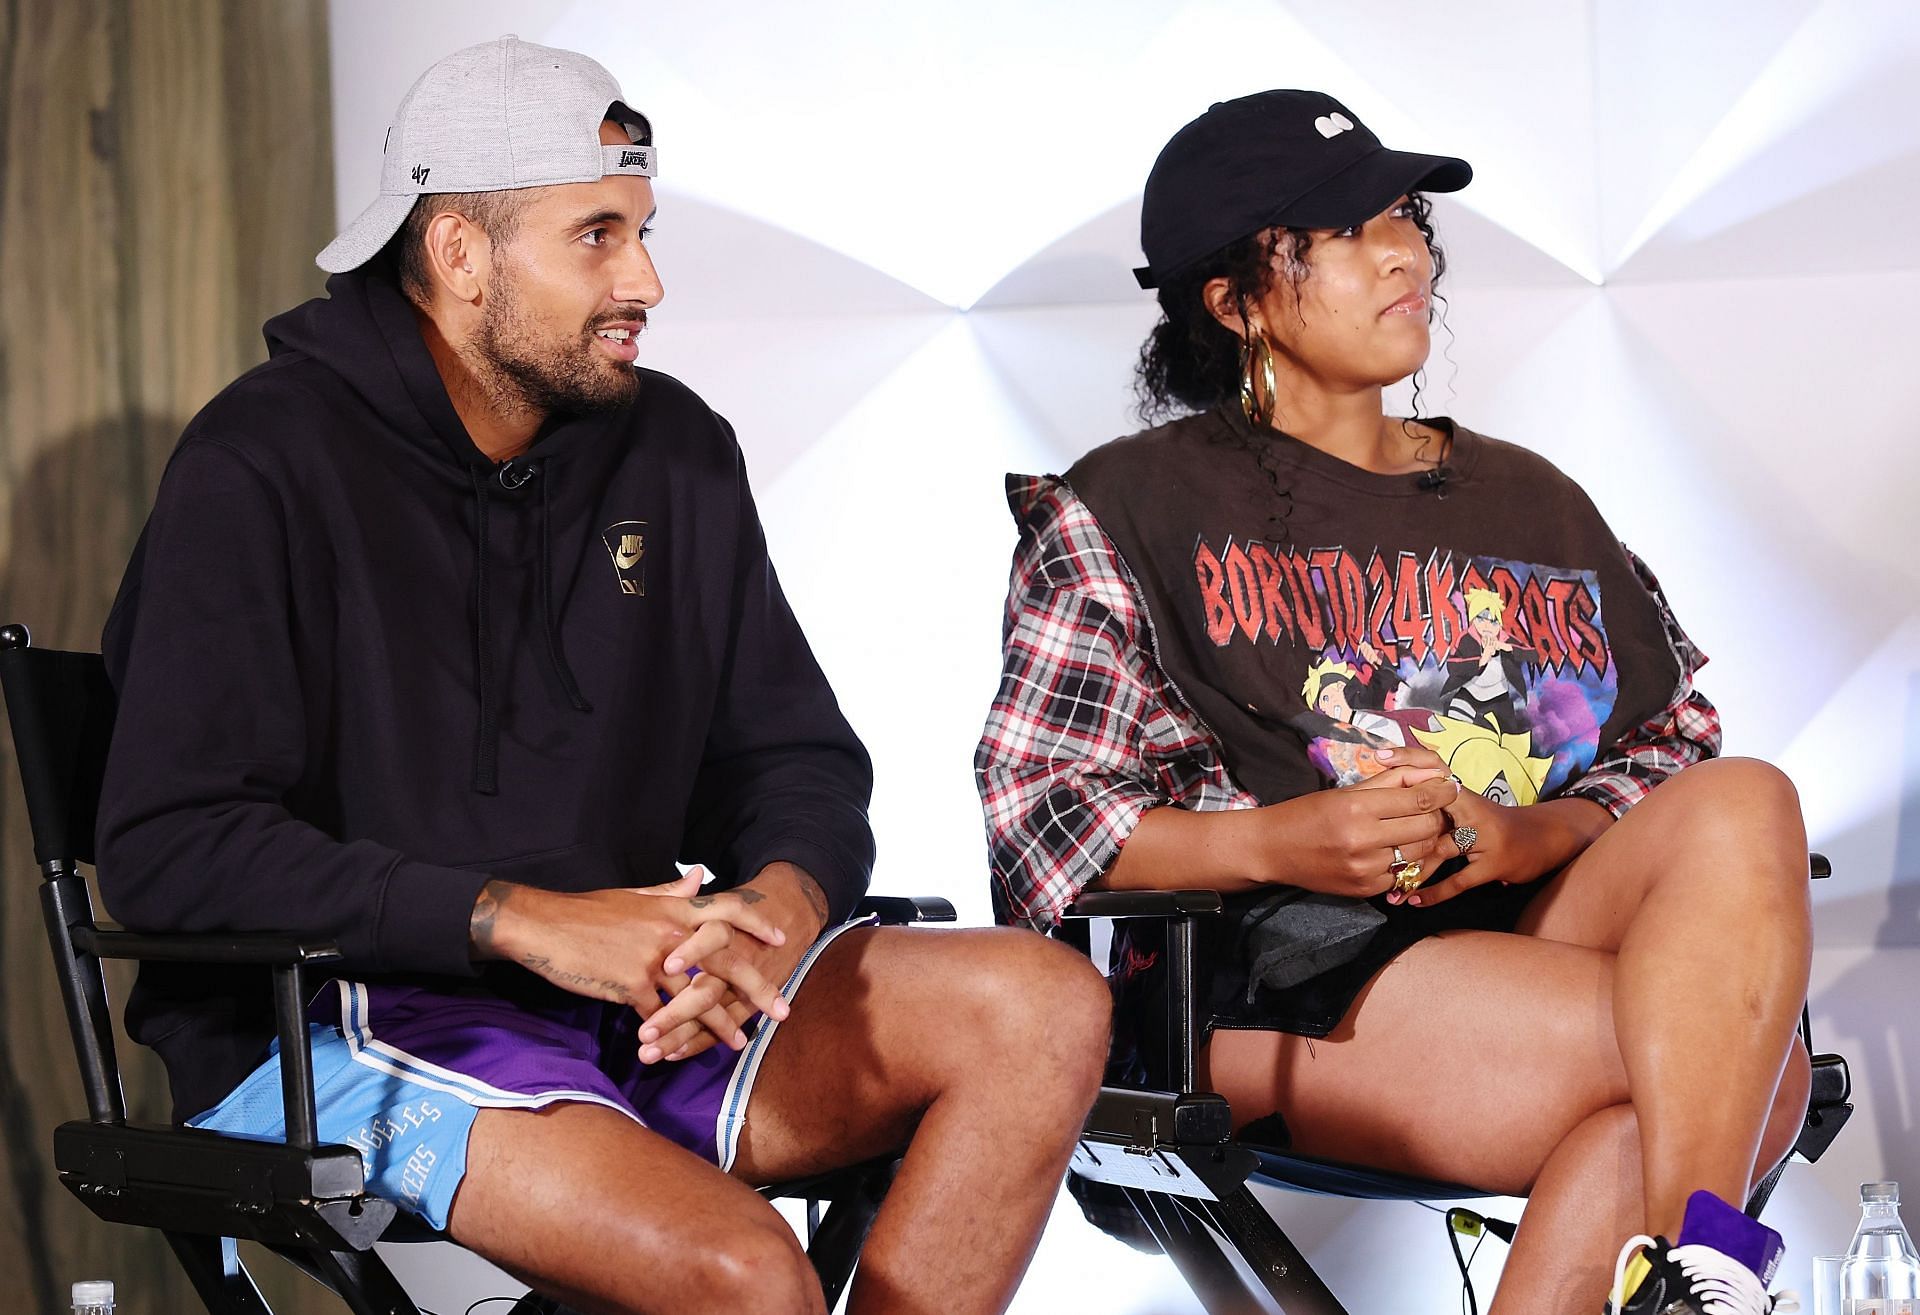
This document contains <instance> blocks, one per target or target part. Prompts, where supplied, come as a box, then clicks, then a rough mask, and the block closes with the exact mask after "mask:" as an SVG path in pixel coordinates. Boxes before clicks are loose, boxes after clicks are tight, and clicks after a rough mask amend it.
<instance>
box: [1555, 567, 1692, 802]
mask: <svg viewBox="0 0 1920 1315" xmlns="http://www.w3.org/2000/svg"><path fill="white" fill-rule="evenodd" d="M1627 560H1628V561H1630V562H1632V563H1633V570H1634V574H1636V575H1638V576H1639V577H1640V583H1641V584H1643V585H1645V586H1646V587H1647V592H1648V593H1650V594H1652V595H1653V601H1654V602H1655V604H1657V605H1658V606H1659V608H1660V624H1661V625H1662V626H1663V627H1664V628H1665V629H1666V632H1667V642H1668V644H1669V645H1671V646H1672V648H1673V655H1674V657H1675V658H1676V659H1677V660H1678V661H1679V663H1680V683H1679V684H1678V685H1676V686H1675V687H1674V691H1673V697H1672V698H1671V699H1669V700H1668V701H1667V706H1666V707H1664V708H1662V709H1661V710H1660V711H1659V712H1657V713H1655V714H1654V715H1653V716H1651V717H1649V718H1647V720H1645V721H1643V722H1641V723H1640V724H1639V725H1638V726H1635V727H1633V728H1632V729H1631V730H1629V731H1628V732H1627V733H1626V734H1624V735H1622V736H1621V737H1620V739H1619V741H1618V742H1616V743H1615V744H1614V746H1613V748H1612V749H1611V750H1609V751H1608V752H1607V754H1606V756H1605V757H1603V758H1600V759H1598V760H1596V761H1595V762H1594V764H1593V766H1592V767H1590V768H1588V769H1587V772H1586V774H1585V775H1584V776H1582V777H1581V778H1580V779H1579V780H1577V781H1575V782H1573V783H1572V784H1571V785H1569V786H1567V788H1566V789H1564V790H1562V791H1561V792H1560V796H1561V797H1562V798H1575V799H1591V800H1593V802H1594V803H1596V804H1599V805H1600V806H1601V807H1602V808H1604V809H1606V810H1607V811H1608V812H1610V813H1612V814H1613V815H1614V816H1615V817H1619V816H1620V815H1621V814H1622V813H1625V812H1626V811H1627V810H1628V809H1629V808H1631V807H1633V806H1634V805H1635V804H1637V803H1639V802H1640V801H1641V800H1642V799H1645V798H1646V797H1647V796H1648V795H1649V794H1651V793H1652V792H1653V788H1654V787H1655V786H1656V785H1659V784H1660V783H1661V782H1662V781H1664V780H1666V779H1667V778H1668V777H1670V776H1673V775H1675V774H1677V773H1678V772H1680V771H1681V770H1682V769H1684V768H1687V767H1691V766H1693V764H1695V763H1698V762H1705V761H1706V760H1707V759H1709V758H1714V757H1717V756H1719V753H1720V713H1719V712H1718V711H1717V710H1716V709H1715V708H1714V706H1713V704H1711V703H1709V702H1708V701H1707V697H1706V695H1704V694H1702V693H1700V692H1699V691H1698V690H1696V689H1695V688H1694V687H1693V673H1694V672H1696V671H1698V670H1700V668H1701V667H1704V666H1705V665H1706V664H1707V656H1706V654H1704V653H1702V652H1701V651H1700V650H1699V648H1698V647H1696V646H1695V644H1694V642H1693V641H1692V640H1691V639H1689V638H1687V632H1686V631H1684V630H1682V629H1681V628H1680V623H1679V621H1677V620H1675V619H1674V615H1673V608H1672V607H1671V606H1670V605H1669V604H1668V602H1667V596H1666V594H1665V593H1663V592H1662V591H1661V589H1660V582H1659V581H1658V580H1656V579H1655V578H1654V576H1653V572H1652V571H1650V570H1648V569H1647V564H1646V563H1645V562H1643V561H1641V560H1640V559H1639V558H1638V557H1637V556H1635V555H1634V553H1633V550H1632V549H1628V550H1627Z"/></svg>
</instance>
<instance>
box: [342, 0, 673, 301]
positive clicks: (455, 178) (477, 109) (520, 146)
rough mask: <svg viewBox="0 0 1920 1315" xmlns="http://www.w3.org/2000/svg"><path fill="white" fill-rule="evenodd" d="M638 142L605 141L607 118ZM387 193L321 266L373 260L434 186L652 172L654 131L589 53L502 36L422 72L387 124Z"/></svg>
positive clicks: (544, 182)
mask: <svg viewBox="0 0 1920 1315" xmlns="http://www.w3.org/2000/svg"><path fill="white" fill-rule="evenodd" d="M603 119H612V120H613V121H614V122H615V123H618V124H619V125H620V126H622V127H623V128H625V129H626V130H627V136H628V138H629V139H630V140H631V142H632V145H630V146H608V145H605V144H604V143H603V142H601V140H600V123H601V121H602V120H603ZM384 149H385V156H384V158H383V160H382V161H381V165H380V195H379V197H378V198H377V199H375V201H374V203H373V204H372V205H370V206H368V207H367V208H366V209H365V210H362V211H361V212H360V214H359V216H358V217H357V218H355V219H354V221H353V222H352V223H351V224H348V225H347V226H346V228H345V229H344V230H342V232H341V234H340V236H339V237H336V238H335V239H333V241H331V242H329V243H328V244H327V248H326V250H324V251H322V252H321V253H320V255H319V256H318V257H317V258H316V259H315V261H314V263H315V264H317V265H319V266H320V268H321V269H324V270H326V271H327V272H328V273H329V274H341V273H345V272H346V271H347V270H350V269H357V268H359V267H360V266H361V265H364V264H366V263H367V262H368V261H369V260H371V259H373V258H374V256H376V255H378V254H379V252H380V249H381V248H382V247H384V246H386V244H387V242H388V241H389V240H390V239H391V238H392V237H393V235H394V234H395V233H397V232H399V231H400V225H401V224H402V223H404V222H406V218H407V214H408V212H410V211H411V210H412V209H413V203H414V202H415V200H417V199H418V198H419V197H420V196H421V195H423V194H424V193H428V192H504V191H509V190H511V189H514V188H519V187H547V186H551V185H553V184H555V183H591V182H596V181H598V180H599V179H601V178H604V177H605V176H607V175H608V174H627V175H631V176H634V177H638V178H651V177H653V169H654V163H655V157H654V148H653V130H652V128H651V127H650V126H649V125H648V123H647V120H646V117H645V116H644V115H642V114H640V113H639V112H637V111H635V110H633V109H630V108H629V107H628V106H627V104H626V102H625V100H624V99H623V98H622V97H621V94H620V84H619V83H617V82H615V81H614V80H613V75H612V74H611V73H609V72H607V71H606V70H605V69H604V68H601V67H600V65H598V64H596V63H595V62H594V61H593V60H591V59H588V58H587V57H586V56H585V55H578V54H575V53H574V52H573V51H571V50H555V49H554V48H553V47H551V46H537V45H535V44H533V43H532V42H531V41H522V40H521V39H520V38H519V37H512V36H507V37H501V38H500V39H499V40H498V41H489V42H487V43H485V44H484V45H478V46H468V47H467V48H466V49H465V50H459V51H455V52H454V53H453V54H451V55H448V56H447V57H446V58H445V59H443V60H441V61H440V62H439V63H437V64H435V65H434V66H433V67H432V68H430V69H428V70H427V71H426V72H425V73H423V74H421V75H420V80H419V81H418V82H416V83H414V84H413V86H412V87H411V88H409V89H408V91H407V94H406V96H405V97H404V98H402V100H401V101H400V108H399V110H398V111H397V112H396V113H395V114H394V116H393V126H392V127H390V128H388V129H387V141H386V146H385V148H384Z"/></svg>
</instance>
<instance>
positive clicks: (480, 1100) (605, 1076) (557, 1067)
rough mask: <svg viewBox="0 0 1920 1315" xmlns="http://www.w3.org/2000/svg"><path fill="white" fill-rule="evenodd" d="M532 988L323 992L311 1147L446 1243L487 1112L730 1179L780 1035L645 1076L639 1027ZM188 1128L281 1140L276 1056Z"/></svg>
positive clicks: (338, 988)
mask: <svg viewBox="0 0 1920 1315" xmlns="http://www.w3.org/2000/svg"><path fill="white" fill-rule="evenodd" d="M862 925H865V924H864V923H862V922H853V923H845V924H842V925H841V926H838V927H833V928H830V929H829V930H828V931H827V932H826V933H825V934H824V935H822V936H821V937H820V939H819V940H817V941H815V942H814V943H813V945H812V946H811V947H810V948H809V949H808V951H807V953H806V956H805V957H804V958H802V959H801V960H800V964H799V966H798V967H797V968H795V969H794V970H793V975H792V976H791V977H789V978H788V979H787V982H786V985H785V986H784V987H783V988H782V994H783V995H785V996H786V997H787V999H788V1000H789V1001H791V1000H793V999H794V997H795V996H796V995H797V994H798V993H799V990H800V985H801V983H802V982H803V981H804V980H805V978H806V975H807V972H808V970H809V969H811V968H812V967H813V965H814V963H815V961H817V960H818V958H819V957H820V952H821V951H822V950H824V949H825V948H826V947H827V946H828V944H830V943H831V942H832V941H833V939H834V938H835V937H836V936H838V935H840V933H842V932H844V931H847V930H849V929H850V928H852V927H857V926H862ZM538 985H539V987H540V989H538V990H536V991H533V992H530V993H528V995H527V996H526V998H514V999H509V998H507V997H505V996H503V995H501V994H498V993H497V992H495V991H492V990H490V989H488V988H487V987H486V986H485V985H483V984H480V983H474V984H471V985H469V984H467V983H458V982H456V983H445V982H438V983H436V984H435V985H434V986H432V987H424V986H411V985H406V984H402V983H395V982H379V983H366V982H351V981H335V982H330V983H328V984H327V986H326V987H325V988H324V989H323V990H322V991H321V992H320V993H319V995H318V996H316V997H315V999H314V1001H313V1005H312V1007H311V1008H310V1009H309V1010H308V1017H309V1020H310V1021H309V1025H308V1027H309V1034H310V1036H311V1038H312V1047H313V1081H314V1094H315V1098H316V1101H315V1103H316V1107H317V1110H318V1113H319V1117H320V1140H321V1141H322V1142H323V1143H329V1144H332V1143H339V1144H344V1145H348V1146H354V1147H357V1148H358V1149H359V1151H360V1154H361V1157H362V1159H363V1160H364V1161H365V1162H366V1172H367V1187H368V1190H369V1191H371V1192H372V1193H373V1194H374V1195H376V1196H381V1197H385V1198H386V1199H388V1200H390V1201H393V1202H394V1203H395V1204H397V1205H398V1206H400V1207H401V1208H402V1209H404V1210H407V1211H409V1212H411V1213H413V1214H415V1215H418V1216H419V1217H420V1218H421V1219H423V1220H425V1221H426V1222H427V1223H428V1224H429V1225H431V1226H432V1227H434V1228H436V1229H443V1230H444V1229H445V1228H446V1226H447V1211H448V1210H449V1209H450V1208H451V1207H452V1205H453V1196H454V1192H455V1191H456V1190H457V1189H458V1188H459V1186H460V1180H461V1178H462V1177H464V1176H465V1173H466V1164H467V1134H468V1132H469V1130H470V1129H471V1128H472V1127H473V1120H474V1117H475V1116H476V1115H477V1114H478V1113H479V1112H480V1111H481V1110H483V1109H542V1108H544V1107H546V1106H548V1105H553V1104H557V1103H559V1102H561V1101H582V1102H585V1103H587V1104H592V1105H605V1106H607V1107H608V1108H609V1109H615V1110H618V1111H620V1112H621V1113H622V1114H625V1115H626V1116H627V1117H628V1118H631V1119H633V1120H634V1121H635V1122H636V1123H638V1124H640V1125H641V1126H642V1127H644V1128H650V1129H652V1130H653V1131H654V1132H657V1133H659V1134H660V1135H661V1136H663V1137H666V1138H667V1139H668V1140H670V1141H672V1142H674V1143H675V1144H677V1145H680V1146H683V1147H685V1148H686V1149H687V1150H690V1151H692V1152H693V1153H694V1154H696V1155H698V1156H700V1157H702V1158H703V1159H705V1160H708V1161H709V1162H711V1163H713V1164H715V1165H718V1166H719V1167H720V1168H721V1169H723V1170H724V1169H727V1168H730V1167H731V1166H732V1164H733V1157H734V1153H735V1151H736V1150H737V1149H738V1147H739V1142H740V1133H741V1130H742V1129H743V1128H745V1126H746V1112H747V1102H748V1100H749V1099H751V1097H752V1095H753V1083H754V1079H755V1077H756V1076H757V1075H758V1073H759V1071H760V1064H761V1061H762V1060H764V1059H765V1058H766V1054H767V1048H768V1045H769V1044H770V1043H771V1042H772V1040H773V1034H774V1032H775V1031H776V1030H777V1029H778V1027H779V1024H778V1023H777V1022H775V1021H774V1020H773V1019H770V1018H767V1017H765V1016H764V1015H756V1016H755V1017H754V1019H753V1020H751V1021H750V1022H748V1023H747V1025H746V1027H745V1028H744V1029H743V1030H744V1031H745V1032H746V1033H747V1037H748V1041H747V1047H746V1049H745V1050H741V1051H737V1052H736V1051H734V1050H731V1049H728V1048H727V1047H725V1046H714V1047H713V1048H712V1049H710V1050H707V1051H706V1052H705V1053H703V1054H700V1055H696V1056H694V1057H693V1058H692V1059H686V1060H681V1061H680V1062H678V1063H672V1064H669V1063H658V1064H652V1065H646V1064H642V1063H641V1062H640V1059H639V1050H640V1039H639V1034H640V1021H641V1020H640V1015H639V1014H638V1013H636V1012H635V1011H633V1010H632V1009H629V1008H626V1007H625V1006H621V1005H613V1004H606V1003H603V1002H601V1001H598V1000H587V999H583V998H581V997H579V996H573V995H568V994H566V993H564V992H562V991H559V990H558V989H552V990H548V989H545V984H544V983H541V984H538ZM187 1122H188V1123H189V1124H191V1125H192V1126H194V1127H197V1128H210V1129H213V1130H214V1131H216V1132H224V1133H230V1134H232V1135H235V1136H240V1137H257V1138H261V1139H264V1140H270V1141H280V1140H283V1139H284V1138H285V1137H286V1115H285V1112H284V1109H283V1106H282V1103H281V1096H280V1055H279V1048H278V1045H277V1044H276V1045H275V1047H274V1051H273V1053H272V1054H270V1055H269V1056H268V1057H267V1060H266V1062H265V1063H263V1064H262V1065H261V1066H260V1067H259V1068H257V1069H255V1070H254V1071H253V1072H252V1073H251V1074H249V1075H248V1076H247V1078H246V1079H245V1080H244V1081H242V1082H241V1083H240V1085H239V1086H237V1087H235V1088H234V1089H233V1091H232V1092H231V1093H230V1094H229V1095H228V1096H227V1098H226V1099H225V1100H223V1101H221V1102H220V1103H219V1104H218V1105H215V1106H214V1107H213V1108H212V1109H210V1110H207V1111H206V1112H204V1113H202V1114H199V1115H196V1116H195V1117H193V1118H191V1119H189V1120H187Z"/></svg>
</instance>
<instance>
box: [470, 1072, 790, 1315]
mask: <svg viewBox="0 0 1920 1315" xmlns="http://www.w3.org/2000/svg"><path fill="white" fill-rule="evenodd" d="M447 1226H448V1232H450V1233H451V1234H452V1235H453V1238H454V1240H455V1241H457V1242H459V1243H460V1244H461V1245H462V1246H464V1247H467V1248H468V1249H469V1250H472V1251H474V1252H477V1253H478V1254H480V1255H482V1256H484V1257H486V1258H487V1259H488V1260H490V1261H492V1262H493V1263H494V1264H496V1265H499V1266H500V1267H501V1268H502V1269H504V1270H506V1271H507V1272H508V1273H510V1274H512V1275H514V1276H515V1277H516V1278H518V1279H520V1280H521V1282H523V1283H526V1284H528V1285H529V1286H531V1287H533V1288H535V1289H537V1290H538V1291H540V1292H542V1293H546V1294H549V1295H552V1296H556V1297H559V1298H560V1299H561V1300H563V1301H565V1302H566V1303H567V1304H568V1305H570V1306H573V1307H575V1308H576V1309H578V1310H581V1311H584V1312H588V1313H589V1315H682V1313H683V1312H684V1313H686V1315H695V1313H709V1315H824V1312H825V1309H826V1306H825V1303H824V1302H823V1301H822V1300H821V1297H820V1285H819V1283H818V1282H817V1281H816V1280H815V1278H814V1275H813V1269H812V1267H811V1266H809V1265H808V1263H807V1258H806V1255H805V1254H804V1253H803V1252H802V1251H801V1249H800V1246H799V1243H798V1241H797V1240H796V1239H795V1237H794V1235H793V1230H791V1229H790V1228H788V1227H787V1224H786V1221H785V1220H783V1219H781V1218H780V1216H779V1214H778V1213H776V1212H775V1211H774V1209H773V1207H772V1206H771V1205H769V1204H767V1202H766V1201H764V1200H762V1199H761V1198H760V1196H759V1195H758V1194H757V1193H755V1192H754V1191H753V1190H752V1189H751V1188H749V1187H746V1186H745V1185H743V1184H741V1183H739V1182H737V1181H735V1180H734V1179H732V1178H729V1177H728V1176H727V1175H725V1174H723V1173H721V1172H720V1171H719V1170H718V1169H716V1168H714V1167H713V1166H712V1165H710V1164H708V1163H707V1162H706V1161H704V1160H702V1159H700V1158H699V1157H698V1156H696V1155H693V1154H692V1153H690V1152H688V1151H684V1150H682V1149H680V1147H678V1146H675V1145H674V1144H673V1143H672V1142H670V1141H667V1140H666V1139H665V1138H663V1137H661V1136H659V1135H657V1134H655V1133H652V1132H649V1131H647V1130H646V1129H645V1128H642V1127H641V1126H640V1125H639V1124H637V1123H635V1122H634V1121H633V1120H632V1119H629V1118H628V1117H627V1116H626V1115H624V1114H621V1113H618V1112H617V1111H614V1110H610V1109H606V1108H604V1107H602V1106H598V1105H588V1104H563V1105H555V1106H552V1107H550V1108H548V1109H546V1110H508V1109H488V1110H482V1111H480V1114H479V1116H478V1117H477V1118H475V1119H474V1121H473V1129H472V1131H471V1133H470V1134H469V1136H468V1139H467V1173H466V1177H465V1178H463V1179H462V1180H461V1183H460V1190H459V1192H458V1193H457V1194H456V1195H455V1196H454V1199H453V1208H452V1210H451V1211H450V1212H449V1215H448V1220H447Z"/></svg>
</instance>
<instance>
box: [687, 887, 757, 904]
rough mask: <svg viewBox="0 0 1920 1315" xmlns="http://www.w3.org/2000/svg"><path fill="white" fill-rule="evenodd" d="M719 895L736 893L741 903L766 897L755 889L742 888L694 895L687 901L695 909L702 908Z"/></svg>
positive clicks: (749, 902)
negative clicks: (712, 893)
mask: <svg viewBox="0 0 1920 1315" xmlns="http://www.w3.org/2000/svg"><path fill="white" fill-rule="evenodd" d="M721 895H737V896H739V897H740V902H741V903H742V904H758V903H759V902H760V901H761V900H763V899H765V898H766V896H765V895H763V894H761V893H760V892H759V891H757V890H746V889H744V888H743V889H740V890H725V891H721V892H719V894H714V895H695V896H694V897H693V898H692V899H690V900H688V901H687V903H689V904H691V905H693V907H694V908H696V909H704V908H707V907H709V906H710V905H712V904H713V903H714V901H716V900H718V899H719V898H720V896H721Z"/></svg>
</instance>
